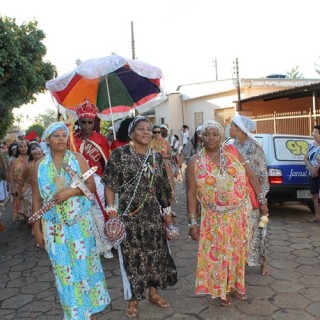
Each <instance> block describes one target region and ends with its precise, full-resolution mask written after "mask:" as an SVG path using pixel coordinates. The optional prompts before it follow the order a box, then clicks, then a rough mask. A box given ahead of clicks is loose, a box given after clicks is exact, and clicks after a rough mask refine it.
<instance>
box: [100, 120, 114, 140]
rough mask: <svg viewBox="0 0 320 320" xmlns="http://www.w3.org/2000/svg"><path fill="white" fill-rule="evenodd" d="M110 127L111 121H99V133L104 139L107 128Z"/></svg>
mask: <svg viewBox="0 0 320 320" xmlns="http://www.w3.org/2000/svg"><path fill="white" fill-rule="evenodd" d="M111 126H112V122H111V121H105V120H100V133H102V134H103V135H104V136H105V137H106V136H107V135H108V128H109V127H111Z"/></svg>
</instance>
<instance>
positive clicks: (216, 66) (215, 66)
mask: <svg viewBox="0 0 320 320" xmlns="http://www.w3.org/2000/svg"><path fill="white" fill-rule="evenodd" d="M213 67H214V68H215V70H216V80H218V62H217V58H214V60H213Z"/></svg>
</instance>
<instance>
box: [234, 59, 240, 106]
mask: <svg viewBox="0 0 320 320" xmlns="http://www.w3.org/2000/svg"><path fill="white" fill-rule="evenodd" d="M233 75H234V76H235V78H234V77H233V78H232V79H233V84H234V85H235V86H236V87H237V94H238V101H237V109H236V110H237V111H241V96H240V80H239V65H238V58H236V60H235V61H233Z"/></svg>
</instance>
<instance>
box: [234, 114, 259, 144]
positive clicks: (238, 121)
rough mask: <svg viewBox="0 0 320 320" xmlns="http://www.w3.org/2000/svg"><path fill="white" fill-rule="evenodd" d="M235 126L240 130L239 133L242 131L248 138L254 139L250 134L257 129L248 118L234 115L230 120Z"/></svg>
mask: <svg viewBox="0 0 320 320" xmlns="http://www.w3.org/2000/svg"><path fill="white" fill-rule="evenodd" d="M232 121H233V122H234V123H235V125H236V126H237V127H238V128H240V130H241V131H243V132H244V133H245V134H246V135H247V136H248V137H249V138H251V139H255V137H254V135H253V134H252V133H251V132H252V131H255V130H256V128H257V124H256V123H255V122H254V121H252V120H251V119H250V118H248V117H245V116H240V115H239V114H236V115H235V116H234V118H233V120H232Z"/></svg>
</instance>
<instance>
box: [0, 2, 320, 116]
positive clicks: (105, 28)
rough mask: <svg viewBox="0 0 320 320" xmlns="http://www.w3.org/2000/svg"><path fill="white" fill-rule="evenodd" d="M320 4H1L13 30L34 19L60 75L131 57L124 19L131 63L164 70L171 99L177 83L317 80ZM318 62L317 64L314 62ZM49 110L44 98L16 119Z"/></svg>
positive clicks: (50, 105) (48, 101) (23, 109)
mask: <svg viewBox="0 0 320 320" xmlns="http://www.w3.org/2000/svg"><path fill="white" fill-rule="evenodd" d="M319 11H320V1H319V0H305V1H303V2H301V1H300V0H291V1H290V2H287V1H281V0H280V1H279V0H268V1H263V0H260V1H257V0H241V1H239V0H224V1H214V0H197V1H195V0H161V1H154V0H116V1H110V0H90V1H88V0H86V1H84V0H63V1H62V0H55V1H52V0H42V1H40V0H28V1H25V0H0V13H1V15H4V16H8V17H10V18H15V19H16V22H17V23H18V24H21V23H23V22H29V21H31V20H33V19H35V20H36V21H38V28H39V29H41V30H43V31H44V33H45V34H46V39H45V40H44V44H45V46H46V48H47V55H46V57H45V58H44V60H48V61H50V62H51V63H52V64H54V65H55V66H56V67H57V70H58V74H59V75H62V74H64V73H67V72H69V71H71V70H73V69H74V68H75V67H76V64H75V61H76V60H77V59H80V60H82V61H83V60H86V59H92V58H100V57H104V56H108V55H110V54H111V53H112V52H115V53H117V54H119V55H122V56H125V57H128V58H131V56H132V44H131V21H132V22H133V26H134V38H135V55H136V58H137V59H139V60H141V61H144V62H147V63H150V64H152V65H155V66H157V67H158V68H160V69H161V70H162V72H163V80H162V86H163V88H164V91H166V92H168V93H170V92H173V91H175V89H176V88H177V87H178V86H179V85H182V84H188V83H197V82H204V81H212V80H216V69H215V67H214V65H215V63H214V61H215V59H216V61H217V74H218V79H219V80H223V79H230V78H232V76H233V62H234V61H235V59H236V58H238V62H239V76H240V78H261V77H265V76H267V75H270V74H275V73H277V74H278V73H280V74H285V73H286V72H288V71H290V70H291V69H292V68H294V67H296V66H298V67H299V71H300V72H301V73H302V74H303V76H304V77H305V78H311V79H314V78H320V74H318V73H317V72H316V71H315V68H314V64H315V62H316V61H317V59H318V57H319V56H320V41H319V22H318V19H319V17H318V14H319ZM318 61H320V60H318ZM48 108H50V109H53V108H54V102H53V100H52V99H51V96H50V94H49V93H46V94H44V95H40V96H39V97H38V101H37V103H36V104H34V105H28V106H24V107H21V108H19V109H18V110H15V114H27V113H28V114H29V116H30V117H32V116H34V115H36V114H37V113H39V112H40V113H44V111H45V110H46V109H48Z"/></svg>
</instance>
